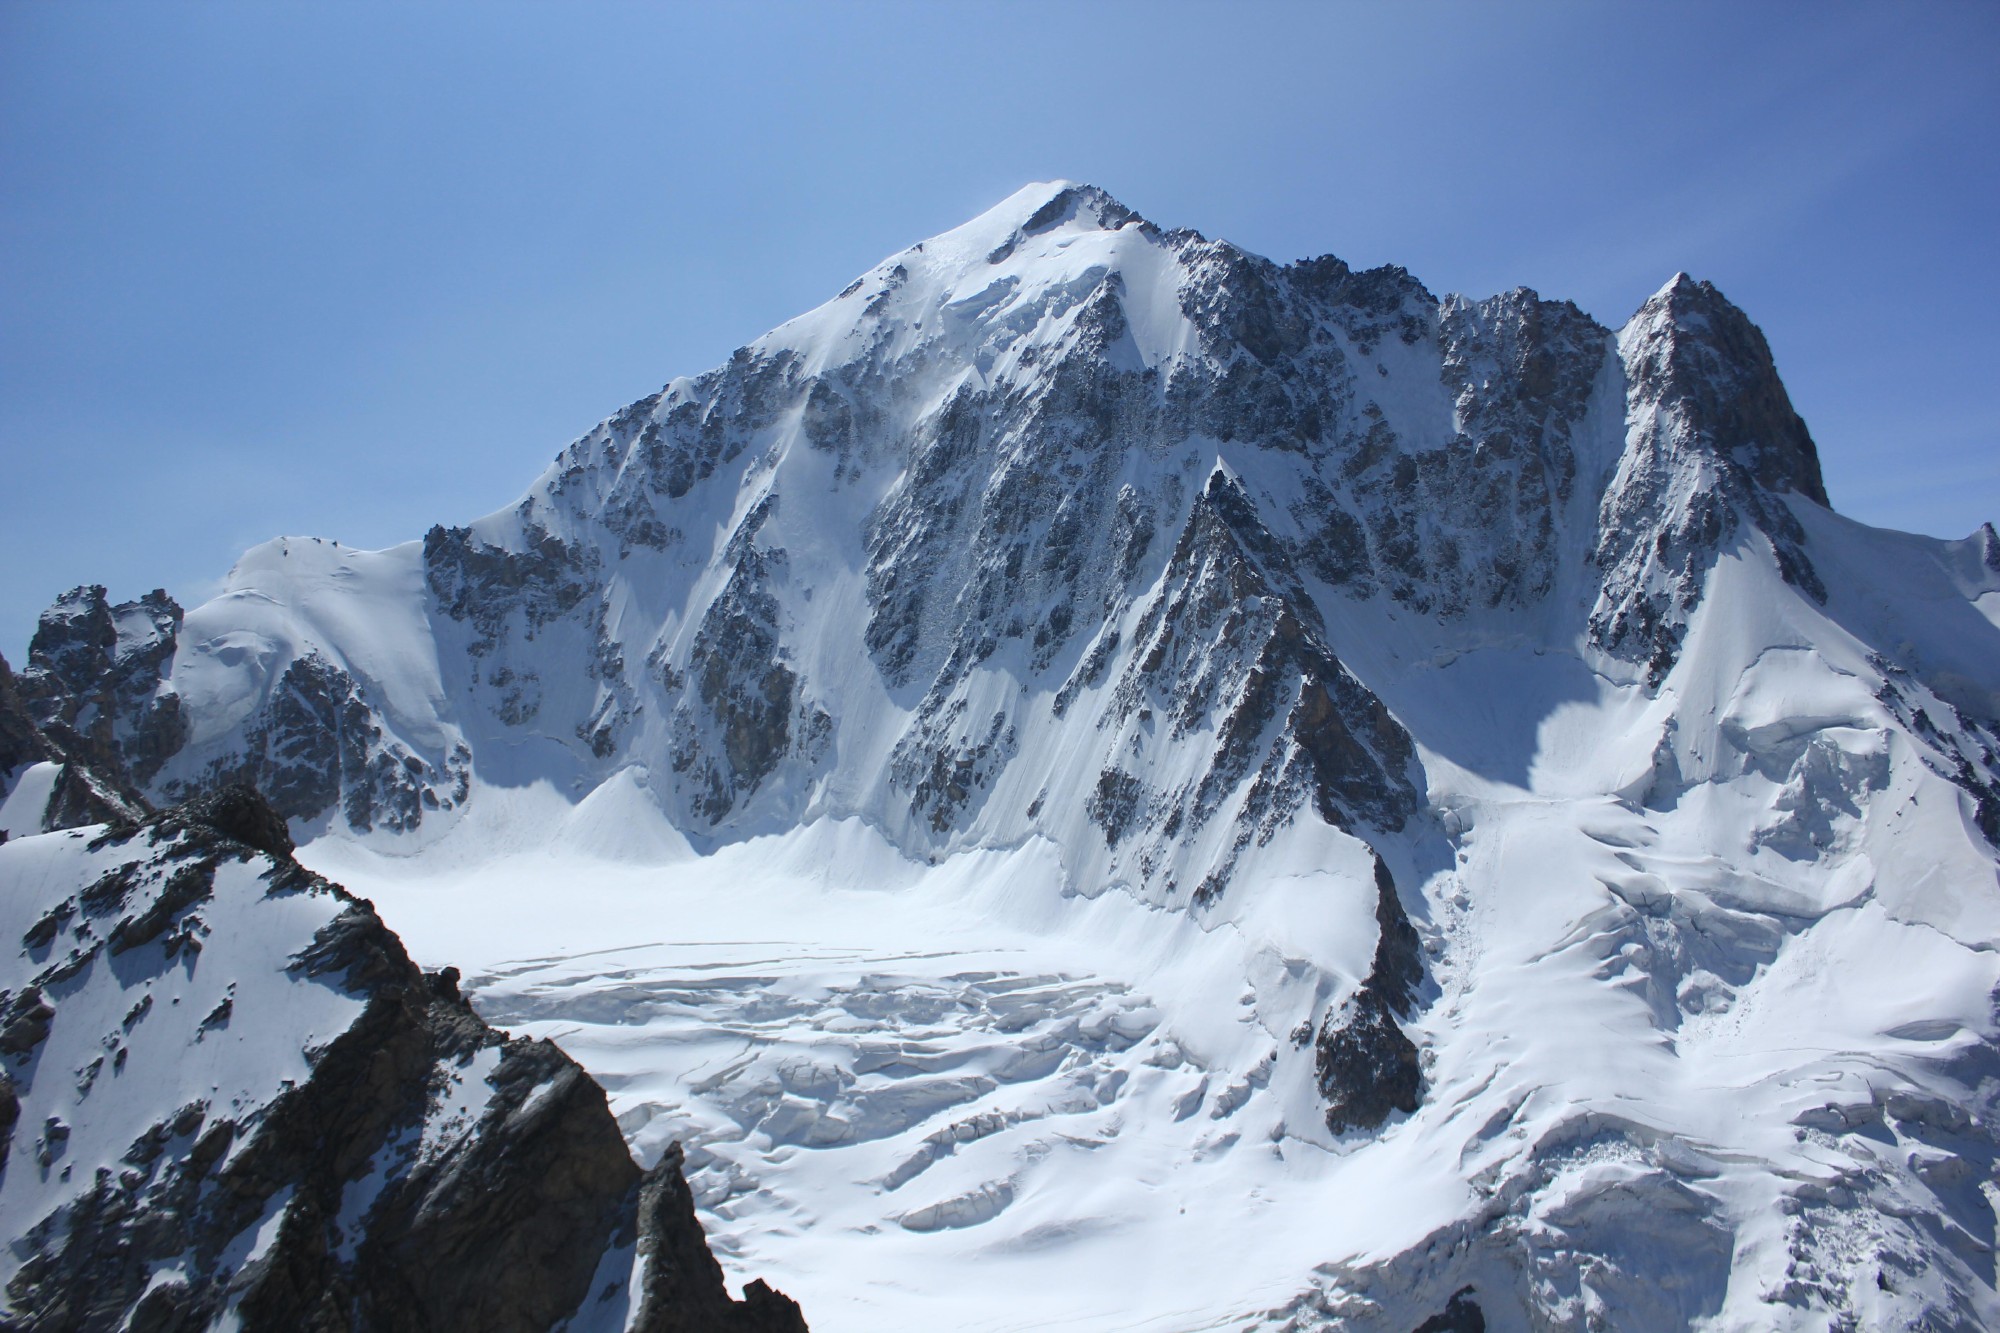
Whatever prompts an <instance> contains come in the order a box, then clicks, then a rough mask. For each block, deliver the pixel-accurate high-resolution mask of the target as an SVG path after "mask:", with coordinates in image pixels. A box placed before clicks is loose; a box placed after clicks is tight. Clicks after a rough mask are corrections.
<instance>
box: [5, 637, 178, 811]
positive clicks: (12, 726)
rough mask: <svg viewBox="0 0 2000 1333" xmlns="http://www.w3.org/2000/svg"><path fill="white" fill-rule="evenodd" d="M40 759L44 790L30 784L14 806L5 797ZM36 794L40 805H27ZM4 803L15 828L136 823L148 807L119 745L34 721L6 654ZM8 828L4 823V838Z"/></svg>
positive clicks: (67, 728)
mask: <svg viewBox="0 0 2000 1333" xmlns="http://www.w3.org/2000/svg"><path fill="white" fill-rule="evenodd" d="M37 764H46V765H48V766H49V767H48V770H47V771H48V773H49V778H50V781H49V782H48V784H47V788H46V793H45V794H44V793H43V791H42V788H41V787H40V785H39V784H32V783H31V784H29V785H31V786H33V787H34V792H33V795H32V796H29V795H24V797H23V807H24V808H22V809H20V810H18V811H17V810H14V809H12V808H11V807H12V805H13V803H12V802H8V801H7V798H8V797H9V796H10V795H11V794H12V793H13V792H14V791H15V790H16V788H17V786H20V785H21V784H22V783H23V779H25V778H27V777H28V770H29V769H30V768H31V767H32V766H34V765H37ZM35 797H39V798H40V799H39V804H38V806H37V807H36V808H34V809H27V808H25V804H26V802H28V801H31V800H33V799H34V798H35ZM0 803H4V804H6V805H7V806H8V807H9V809H8V820H7V822H8V824H10V825H13V826H14V829H15V831H18V832H33V833H41V832H47V831H50V830H53V829H62V828H74V827H76V826H78V825H81V824H129V823H136V822H137V821H138V820H139V819H141V818H143V817H144V815H145V814H146V811H147V808H148V807H147V805H146V802H145V798H143V797H142V796H140V795H139V792H138V790H137V789H136V788H135V787H134V786H133V784H132V781H131V776H130V774H128V773H127V772H126V771H125V767H124V764H123V762H122V760H121V758H120V756H119V754H118V752H117V751H116V750H113V749H111V748H110V747H108V746H105V745H102V744H99V743H97V742H96V741H94V740H93V739H92V738H91V737H89V736H85V735H81V734H79V733H77V732H76V731H74V730H72V729H70V728H69V727H67V726H64V725H62V724H60V723H57V724H54V725H52V726H51V727H50V729H49V730H48V731H44V730H42V729H41V728H40V727H39V726H37V725H36V721H35V717H34V715H33V713H32V712H31V710H30V706H29V704H28V702H27V701H26V700H25V699H24V698H23V697H22V695H21V690H20V687H19V682H18V681H17V679H16V677H15V676H14V673H13V670H12V668H10V667H9V666H8V665H7V661H6V659H5V658H0ZM7 832H8V830H7V828H6V827H5V826H0V841H4V840H5V838H6V835H7Z"/></svg>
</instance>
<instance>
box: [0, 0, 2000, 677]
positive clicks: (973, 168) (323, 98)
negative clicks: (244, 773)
mask: <svg viewBox="0 0 2000 1333" xmlns="http://www.w3.org/2000/svg"><path fill="white" fill-rule="evenodd" d="M1996 149H2000V5H1993V4H1986V3H1974V2H1973V0H1965V2H1964V3H1951V4H1924V3H1917V4H1903V5H1888V4H1881V5H1842V4H1816V5H1805V4H1768V5H1765V4H1745V3H1742V2H1741V0H1736V2H1735V3H1730V4H1722V5H1707V4H1699V3H1677V4H1673V5H1639V4H1623V3H1617V4H1614V3H1608V2H1607V3H1601V4H1581V3H1572V4H1531V3H1521V2H1519V0H1515V2H1510V3H1508V4H1504V5H1502V4H1485V3H1465V4H1445V3H1436V4H1425V3H1412V4H1400V5H1389V4H1386V3H1384V4H1311V5H1258V4H1253V3H1242V2H1241V0H1239V2H1238V3H1231V4H1227V5H1224V4H1202V5H1193V4H1174V3H1161V2H1160V0H1155V2H1154V3H1148V4H1143V5H1140V4H1123V3H1113V2H1111V0H1095V2H1094V3H1089V4H1075V3H1069V4H1041V3H1031V2H1027V0H1015V2H1014V3H1006V4H1000V3H993V4H969V3H959V4H953V3H937V2H935V0H933V2H931V3H924V4H888V3H879V4H860V3H845V4H832V3H828V4H797V5H780V4H773V5H750V4H738V5H728V6H719V5H718V6H703V7H694V6H685V7H681V6H667V5H643V6H641V5H567V4H564V5H558V4H553V3H536V4H522V5H510V4H507V3H495V2H493V0H488V2H487V3H481V4H479V5H476V6H473V5H465V6H459V5H441V4H433V5H423V4H418V5H407V4H396V5H380V6H378V5H373V4H369V3H356V2H355V0H346V2H345V3H341V4H337V5H336V4H324V5H304V4H271V3H262V2H261V0H260V3H257V4H245V5H224V4H178V5H156V4H129V5H121V4H103V3H82V4H63V5H56V4H45V3H38V2H32V3H31V2H25V0H0V478H4V481H0V570H4V577H0V653H4V654H5V655H6V656H7V657H8V659H9V660H11V661H15V662H18V661H19V660H20V659H21V656H22V654H23V652H24V650H25V647H26V643H27V639H28V636H29V634H30V632H31V631H32V628H33V621H34V616H35V614H36V612H37V611H38V610H39V609H40V608H41V607H42V606H44V605H46V604H47V603H48V602H49V600H50V599H51V598H53V597H54V596H55V595H56V594H57V593H58V592H60V591H62V590H63V589H65V588H67V587H70V586H72V585H75V584H78V583H85V582H101V583H105V584H107V585H109V586H110V588H111V590H112V592H113V593H114V594H115V595H117V596H119V597H131V596H136V595H137V594H139V593H141V592H143V591H145V590H146V589H148V588H152V587H154V586H157V585H164V586H165V587H167V588H168V589H169V590H170V591H172V592H173V593H175V595H177V596H179V597H180V598H181V599H182V600H183V601H184V602H187V603H189V604H193V603H194V602H196V601H198V600H200V599H201V598H202V597H204V596H205V595H207V594H208V592H209V591H211V590H212V588H213V587H214V584H215V581H216V580H217V579H218V578H219V577H220V576H221V575H222V574H223V573H224V572H225V571H226V570H227V569H228V567H229V565H230V563H231V562H232V561H233V560H234V558H235V556H236V555H237V554H238V553H239V552H240V551H241V550H242V549H243V548H245V547H247V546H249V545H251V544H253V543H255V542H258V541H261V540H263V539H265V538H267V537H270V536H274V535H277V534H279V533H288V534H315V535H321V536H326V537H333V538H338V539H340V540H341V541H343V542H348V543H351V544H354V545H360V546H381V545H388V544H391V543H394V542H397V541H401V540H406V539H409V538H412V537H417V536H420V535H421V534H422V533H423V531H424V529H425V528H426V527H428V526H429V525H430V524H431V523H433V522H439V521H444V522H463V521H465V520H467V519H470V518H473V517H475V516H477V515H479V514H482V513H486V512H488V511H490V510H493V509H496V508H498V507H500V506H502V505H505V504H507V503H508V502H509V501H511V500H513V499H514V498H516V497H517V496H518V495H519V494H520V492H521V491H522V490H523V489H525V487H526V486H527V484H528V483H529V482H530V481H531V480H532V479H533V478H534V476H535V475H536V474H537V473H538V472H539V471H540V469H541V468H542V467H543V465H544V464H545V463H546V462H547V460H548V459H549V458H551V457H552V456H553V455H554V454H555V452H556V451H557V450H558V449H559V448H561V447H562V445H563V444H565V443H566V442H567V441H568V440H569V439H571V438H573V437H574V436H575V435H577V434H579V433H581V432H582V431H584V430H585V429H587V428H588V427H589V426H590V425H591V424H592V423H594V422H595V421H597V420H598V419H599V418H601V417H603V416H605V415H607V414H608V413H610V412H611V411H613V410H615V409H616V408H617V407H619V406H620V405H622V404H624V403H625V402H627V401H629V400H631V399H633V398H636V397H639V396H641V395H643V394H646V393H649V392H651V391H652V390H654V389H656V388H658V387H659V386H660V384H662V383H663V382H664V381H666V380H667V379H669V378H671V377H672V376H675V375H680V374H690V373H696V372H699V371H700V370H703V369H706V368H707V367H709V366H711V365H713V364H715V363H717V362H719V361H720V360H722V359H723V358H724V357H725V356H726V355H727V354H728V353H729V351H730V350H731V349H732V348H734V347H736V346H738V345H739V344H741V343H743V342H746V341H748V340H749V339H751V338H753V337H755V336H756V335H757V334H759V333H761V332H763V331H764V330H765V329H767V328H769V327H771V326H772V325H775V324H777V323H779V322H781V321H782V320H784V319H786V318H789V317H790V316H792V315H794V314H796V313H799V312H800V311H802V310H804V309H807V308H809V307H811V306H813V305H816V304H818V303H819V302H820V301H822V300H824V299H826V298H827V297H829V296H831V295H832V294H833V293H834V292H836V291H838V290H839V289H840V288H841V287H842V286H843V285H844V284H845V283H846V282H847V280H848V279H849V278H851V277H852V276H854V275H855V274H856V273H859V272H860V271H862V270H863V269H865V268H867V267H868V266H869V265H871V264H873V263H874V262H875V261H876V260H877V259H879V258H881V257H882V256H883V255H885V254H888V253H890V252H891V251H893V250H896V249H898V248H900V247H902V246H904V245H907V244H909V243H911V242H913V241H916V240H918V239H921V238H922V237H924V236H927V235H930V234H932V233H934V232H937V231H941V230H943V229H945V228H947V227H950V226H952V225H954V224H956V223H958V222H960V221H963V220H964V219H965V218H967V217H969V216H971V215H973V214H975V213H977V212H979V211H981V210H982V209H984V208H986V207H988V206H989V205H991V204H992V203H994V202H996V201H998V200H999V199H1000V198H1002V197H1004V196H1005V195H1006V194H1008V193H1009V192H1011V191H1012V190H1014V189H1015V188H1017V187H1018V186H1020V185H1021V184H1023V183H1024V182H1026V181H1030V180H1036V179H1046V178H1050V177H1069V178H1074V179H1081V180H1088V181H1091V182H1093V183H1096V184H1099V185H1101V186H1103V187H1105V188H1106V189H1108V190H1110V191H1111V192H1112V193H1113V194H1115V195H1117V196H1118V197H1119V198H1120V199H1122V200H1123V201H1124V202H1125V203H1127V204H1128V205H1130V206H1132V207H1134V208H1136V209H1138V210H1139V211H1140V212H1142V213H1144V214H1146V215H1147V216H1148V217H1151V218H1153V219H1155V220H1156V221H1159V222H1161V223H1163V224H1165V225H1178V226H1190V227H1194V228H1197V229H1199V230H1201V231H1203V232H1206V233H1208V234H1209V235H1216V236H1223V237H1226V238H1228V239H1230V240H1232V241H1235V242H1236V243H1238V244H1240V245H1243V246H1245V247H1246V248H1248V249H1251V250H1255V251H1257V252H1259V253H1262V254H1266V255H1269V256H1271V257H1272V258H1275V259H1280V260H1286V259H1294V258H1299V257H1302V256H1305V255H1311V254H1322V253H1333V254H1337V255H1340V256H1341V257H1342V258H1344V259H1347V260H1348V261H1350V262H1352V263H1354V264H1356V265H1357V266H1362V265H1369V264H1376V263H1384V262H1393V263H1399V264H1402V265H1404V266H1405V267H1407V268H1409V269H1410V270H1412V271H1413V272H1414V273H1415V274H1416V275H1417V276H1418V277H1419V278H1421V279H1422V280H1423V281H1424V282H1425V283H1426V284H1427V285H1428V286H1430V288H1431V289H1432V290H1433V291H1436V292H1438V293H1440V294H1443V293H1445V292H1447V291H1463V292H1467V293H1470V294H1473V295H1486V294H1490V293H1492V292H1494V291H1498V290H1501V289H1504V288H1507V287H1512V286H1516V285H1527V286H1531V287H1534V288H1536V289H1537V290H1538V291H1541V292H1542V293H1543V294H1544V295H1550V296H1563V297H1568V298H1570V299H1573V300H1575V301H1576V302H1577V303H1578V304H1580V305H1582V306H1583V307H1584V308H1585V309H1586V310H1588V311H1590V312H1591V313H1592V314H1594V315H1595V316H1597V317H1598V318H1599V319H1600V320H1602V321H1604V322H1605V323H1607V324H1610V325H1613V326H1616V325H1617V324H1619V323H1621V322H1623V320H1624V319H1625V318H1626V317H1627V316H1628V315H1629V314H1630V313H1631V311H1632V310H1633V309H1634V308H1635V307H1636V306H1637V305H1638V304H1639V302H1640V301H1642V300H1643V299H1644V298H1645V297H1646V296H1647V295H1648V294H1649V293H1650V292H1651V291H1653V290H1654V289H1655V288H1657V287H1658V286H1659V285H1660V284H1661V283H1663V282H1664V281H1665V280H1666V279H1667V278H1668V277H1670V276H1671V275H1672V274H1673V273H1674V272H1675V271H1676V270H1678V269H1686V270H1688V271H1690V272H1692V273H1694V274H1695V275H1697V276H1699V277H1704V278H1708V279H1710V280H1712V281H1714V282H1716V283H1717V284H1718V285H1719V286H1721V287H1722V289H1723V290H1724V291H1725V292H1726V293H1728V294H1729V295H1730V296H1731V297H1732V298H1733V299H1734V300H1735V301H1736V302H1737V303H1738V304H1739V305H1741V306H1742V307H1743V308H1744V309H1745V310H1747V311H1748V312H1749V314H1750V316H1751V318H1753V319H1755V320H1756V321H1757V322H1758V323H1759V324H1761V325H1762V326H1763V328H1764V330H1765V332H1766V333H1767V334H1768V335H1769V337H1770V340H1771V343H1772V346H1773V350H1774V351H1775V353H1776V355H1777V358H1778V365H1779V369H1780V371H1781V372H1782V373H1783V374H1784V376H1785V379H1786V382H1787V384H1788V386H1789V387H1790V389H1791V392H1792V395H1793V399H1794V402H1795V403H1796V405H1797V406H1798V408H1799V410H1800V411H1801V412H1802V414H1803V415H1804V416H1805V417H1806V420H1807V422H1808V424H1809V425H1810V426H1811V428H1812V430H1813V433H1814V435H1815V437H1816V438H1817V439H1818V441H1819V444H1820V448H1821V452H1822V456H1823V459H1824V462H1825V466H1826V473H1827V484H1828V490H1829V491H1830V493H1831V495H1832V498H1833V502H1834V505H1835V507H1836V508H1837V509H1840V510H1841V511H1843V512H1845V513H1848V514H1850V515H1853V516H1855V517H1857V518H1861V519H1863V520H1865V521H1868V522H1872V523H1879V524H1885V525H1889V526H1895V527H1903V528H1909V529H1913V530H1917V531H1923V532H1930V533H1935V534H1938V535H1945V536H1963V535H1965V534H1966V533H1968V532H1970V531H1971V530H1972V529H1973V528H1974V527H1976V526H1977V524H1978V523H1979V522H1981V521H1983V520H1986V519H1988V518H2000V372H1996V366H2000V320H1996V314H1995V312H1996V311H2000V255H1996V245H1995V236H1996V235H2000V226H1996V205H2000V152H1996Z"/></svg>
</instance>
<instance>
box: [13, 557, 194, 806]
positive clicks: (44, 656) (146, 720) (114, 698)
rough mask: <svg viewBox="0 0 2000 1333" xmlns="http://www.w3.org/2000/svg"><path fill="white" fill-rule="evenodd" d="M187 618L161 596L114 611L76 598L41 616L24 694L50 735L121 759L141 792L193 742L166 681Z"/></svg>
mask: <svg viewBox="0 0 2000 1333" xmlns="http://www.w3.org/2000/svg"><path fill="white" fill-rule="evenodd" d="M181 618H182V613H181V608H180V606H179V605H178V604H177V603H176V602H175V601H174V600H173V599H172V598H171V597H169V596H167V594H166V593H165V592H162V591H160V590H158V589H155V590H154V591H152V592H149V593H147V594H146V595H145V596H144V597H141V598H140V599H139V600H138V601H136V602H123V603H120V604H119V605H117V606H113V605H111V604H110V602H109V600H108V599H107V598H106V595H105V591H104V589H103V588H102V587H90V588H78V589H76V590H75V591H73V592H71V593H68V594H67V595H65V596H64V597H62V598H60V599H59V600H58V601H57V602H56V604H55V605H54V606H52V607H50V608H49V609H48V610H47V611H45V612H43V613H42V618H41V623H40V625H39V626H38V627H37V628H36V630H35V637H34V639H33V641H32V642H31V643H30V644H29V645H28V666H27V669H26V671H24V672H23V673H22V677H21V682H20V684H21V694H22V697H23V698H24V699H25V700H26V701H27V703H28V706H29V708H30V709H31V710H32V712H33V714H34V717H35V721H36V723H37V724H38V725H40V726H41V727H42V728H44V729H45V730H48V731H51V732H54V733H56V734H57V735H59V736H60V735H61V734H63V733H66V732H67V733H73V734H74V735H76V736H78V737H80V738H82V739H83V740H85V741H87V742H89V743H90V744H92V745H94V746H97V747H99V748H101V749H102V750H104V751H106V752H108V753H115V754H117V755H118V756H119V757H120V759H121V760H122V761H123V763H124V765H125V767H126V769H127V770H128V771H129V772H130V773H131V775H132V778H133V780H134V781H136V782H137V783H139V784H140V785H141V786H144V785H145V784H146V783H148V782H150V781H152V779H153V778H154V776H155V775H156V774H158V773H159V771H160V768H161V766H162V765H163V764H165V763H166V761H167V760H168V759H169V758H171V757H172V756H173V755H174V754H175V753H176V752H177V751H179V750H180V748H181V746H182V745H183V744H185V743H186V740H187V721H186V719H185V718H184V717H183V716H182V713H181V700H180V696H179V695H178V694H177V693H176V692H175V691H174V689H173V687H172V686H171V684H170V683H168V681H167V680H166V675H167V669H168V667H169V666H170V664H171V663H172V661H173V656H174V648H175V643H176V639H177V636H178V635H179V633H180V628H181Z"/></svg>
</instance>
